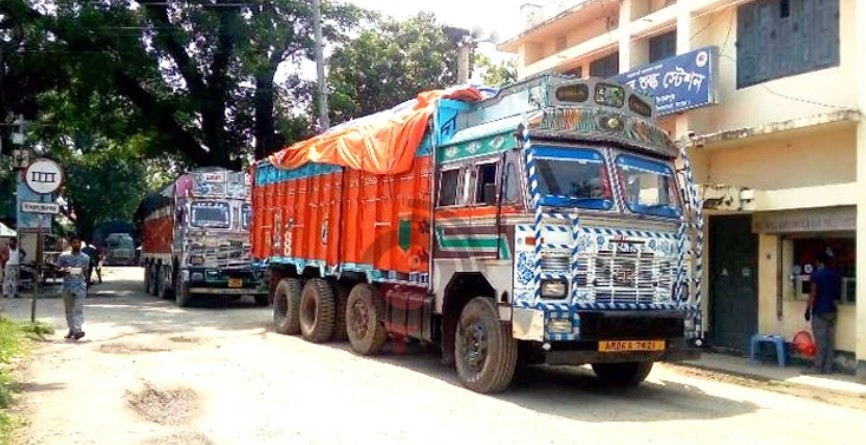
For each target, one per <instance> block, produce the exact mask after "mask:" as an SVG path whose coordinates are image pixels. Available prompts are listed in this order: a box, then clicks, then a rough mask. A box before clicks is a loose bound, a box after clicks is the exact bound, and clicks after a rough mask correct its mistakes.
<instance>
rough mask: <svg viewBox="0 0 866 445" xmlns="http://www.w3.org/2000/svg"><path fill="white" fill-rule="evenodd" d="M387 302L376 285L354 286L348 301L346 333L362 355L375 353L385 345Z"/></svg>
mask: <svg viewBox="0 0 866 445" xmlns="http://www.w3.org/2000/svg"><path fill="white" fill-rule="evenodd" d="M384 321H385V302H384V301H383V300H382V296H381V295H379V291H378V290H376V288H375V287H373V286H371V285H369V284H366V283H361V284H358V285H355V287H353V288H352V292H350V293H349V299H348V300H347V301H346V333H347V335H348V337H349V343H351V344H352V349H353V350H354V351H355V352H356V353H358V354H361V355H375V354H377V353H379V351H381V350H382V346H385V341H386V340H387V339H388V333H387V332H386V331H385V325H384V324H383V322H384Z"/></svg>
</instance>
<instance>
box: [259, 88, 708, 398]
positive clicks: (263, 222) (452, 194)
mask: <svg viewBox="0 0 866 445" xmlns="http://www.w3.org/2000/svg"><path fill="white" fill-rule="evenodd" d="M656 113H657V110H656V108H655V105H654V103H653V101H652V99H651V98H650V97H647V96H645V95H642V94H640V93H638V92H636V91H634V90H633V89H631V88H629V87H628V86H627V85H622V84H618V83H615V82H612V81H609V80H603V79H598V78H587V79H578V78H574V77H570V76H563V75H556V74H544V75H540V76H537V77H533V78H531V79H526V80H524V81H521V82H519V83H515V84H513V85H511V86H508V87H505V88H503V89H501V90H495V91H491V90H489V89H481V88H476V87H454V88H450V89H444V90H433V91H428V92H425V93H422V94H420V95H419V96H418V97H417V98H415V99H413V100H410V101H407V102H406V103H403V104H400V105H398V106H397V107H395V108H393V109H391V110H386V111H384V112H381V113H377V114H374V115H371V116H367V117H364V118H360V119H357V120H355V121H350V122H348V123H346V124H343V125H341V126H338V127H334V128H333V129H331V130H329V131H327V132H324V133H322V134H320V135H318V136H315V137H313V138H311V139H309V140H305V141H301V142H298V143H296V144H294V145H292V146H289V147H287V148H285V149H283V150H282V151H280V152H277V153H275V154H274V155H272V156H270V157H269V158H267V159H263V160H261V161H259V162H257V163H256V164H255V165H254V166H253V168H252V170H251V174H252V176H253V184H252V203H253V229H252V239H253V256H254V257H255V258H257V259H260V260H261V261H264V262H266V263H267V267H268V276H269V279H268V289H269V293H270V295H271V296H272V299H273V323H274V326H275V330H276V331H277V332H280V333H283V334H288V335H297V334H300V335H301V336H302V337H303V338H304V339H306V340H308V341H311V342H316V343H323V342H328V341H339V340H342V339H344V338H347V339H348V340H349V342H350V344H351V347H352V349H353V350H354V351H355V352H356V353H358V354H360V355H373V354H377V353H379V352H380V351H382V350H383V348H385V347H386V346H388V343H389V341H390V344H391V346H392V347H393V348H395V349H397V348H399V347H402V346H403V345H405V342H408V341H412V342H420V343H422V344H425V345H432V346H434V347H437V348H438V349H440V350H441V353H442V361H443V363H445V364H446V365H450V366H453V367H455V368H456V371H457V374H458V377H459V380H460V381H461V383H462V384H463V385H464V386H465V387H467V388H469V389H470V390H473V391H476V392H480V393H495V392H500V391H504V390H506V389H507V388H508V387H509V386H510V384H511V381H512V379H513V377H514V375H515V370H516V369H517V368H518V365H520V366H522V365H532V364H549V365H565V366H578V365H587V364H588V365H591V367H592V369H593V371H594V373H595V374H596V376H597V377H598V378H599V379H600V380H601V381H602V382H604V383H605V384H609V385H618V386H631V385H638V384H640V383H641V382H642V381H643V380H644V379H645V378H646V377H647V376H648V374H649V373H650V371H651V369H652V367H653V364H654V363H655V362H659V361H672V362H673V361H680V360H688V359H695V358H698V357H699V356H700V348H701V346H702V341H703V340H702V337H703V336H702V330H701V311H700V307H701V295H700V291H699V289H700V270H701V261H702V260H701V258H702V253H701V251H702V238H701V237H700V233H702V231H701V230H702V226H701V223H700V221H701V215H700V203H699V202H698V199H697V194H696V193H695V190H696V188H695V186H694V181H693V179H692V175H691V169H690V163H689V162H688V158H687V157H685V155H686V151H685V149H683V148H682V146H678V144H677V143H675V142H674V141H673V140H672V138H671V137H670V136H669V135H668V134H667V133H666V132H665V131H664V130H663V129H662V128H661V127H660V126H659V124H658V117H657V114H656ZM397 350H399V349H397Z"/></svg>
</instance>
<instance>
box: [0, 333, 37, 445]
mask: <svg viewBox="0 0 866 445" xmlns="http://www.w3.org/2000/svg"><path fill="white" fill-rule="evenodd" d="M40 326H41V327H40V329H43V328H44V325H40ZM27 330H28V328H26V327H23V326H22V325H19V324H17V323H15V322H13V321H11V320H9V319H7V318H6V317H0V444H4V445H5V444H7V443H9V442H10V441H11V439H12V430H14V429H15V428H17V427H18V426H19V425H20V419H19V418H17V417H16V416H14V415H12V414H11V413H9V412H8V411H7V409H8V408H9V406H10V404H11V403H12V397H13V390H14V383H15V382H14V379H13V376H12V375H11V373H10V371H11V366H12V365H13V363H14V361H15V359H16V358H18V357H21V356H22V355H23V354H24V353H25V352H26V348H27V344H28V343H27V340H26V331H27Z"/></svg>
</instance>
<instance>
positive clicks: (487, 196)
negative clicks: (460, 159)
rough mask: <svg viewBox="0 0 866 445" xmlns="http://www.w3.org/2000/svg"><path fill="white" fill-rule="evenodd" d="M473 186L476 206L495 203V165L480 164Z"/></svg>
mask: <svg viewBox="0 0 866 445" xmlns="http://www.w3.org/2000/svg"><path fill="white" fill-rule="evenodd" d="M476 168H477V170H478V174H477V176H476V182H477V183H476V186H475V203H476V204H494V203H495V201H496V170H497V169H496V164H495V163H491V164H481V165H478V166H477V167H476Z"/></svg>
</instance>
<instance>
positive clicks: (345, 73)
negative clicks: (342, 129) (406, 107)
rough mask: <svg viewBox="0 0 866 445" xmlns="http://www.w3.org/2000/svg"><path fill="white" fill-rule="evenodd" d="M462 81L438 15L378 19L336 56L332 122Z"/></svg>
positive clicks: (330, 82)
mask: <svg viewBox="0 0 866 445" xmlns="http://www.w3.org/2000/svg"><path fill="white" fill-rule="evenodd" d="M456 81H457V52H456V47H455V44H454V41H453V38H452V37H450V36H449V32H447V30H446V28H445V27H444V26H443V25H441V24H439V23H438V22H437V21H436V18H435V16H434V15H433V14H431V13H420V14H418V15H416V16H415V17H412V18H410V19H408V20H405V21H395V20H393V19H391V18H380V17H375V18H373V20H372V21H371V23H370V24H368V26H367V27H365V29H363V30H362V31H361V32H360V33H359V35H358V36H357V37H356V38H354V39H352V40H351V41H350V42H348V43H347V44H345V45H343V46H342V47H340V48H338V49H336V50H335V51H334V53H333V54H332V55H331V57H330V61H329V73H328V85H329V88H330V95H331V97H330V99H329V101H330V110H329V112H330V117H331V121H332V122H335V123H339V122H345V121H347V120H350V119H353V118H357V117H360V116H364V115H368V114H372V113H375V112H378V111H382V110H385V109H388V108H391V107H393V106H395V105H398V104H400V103H402V102H404V101H406V100H409V99H411V98H413V97H415V96H416V95H417V94H418V93H419V92H421V91H424V90H429V89H436V88H443V87H446V86H451V85H453V84H455V83H456Z"/></svg>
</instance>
